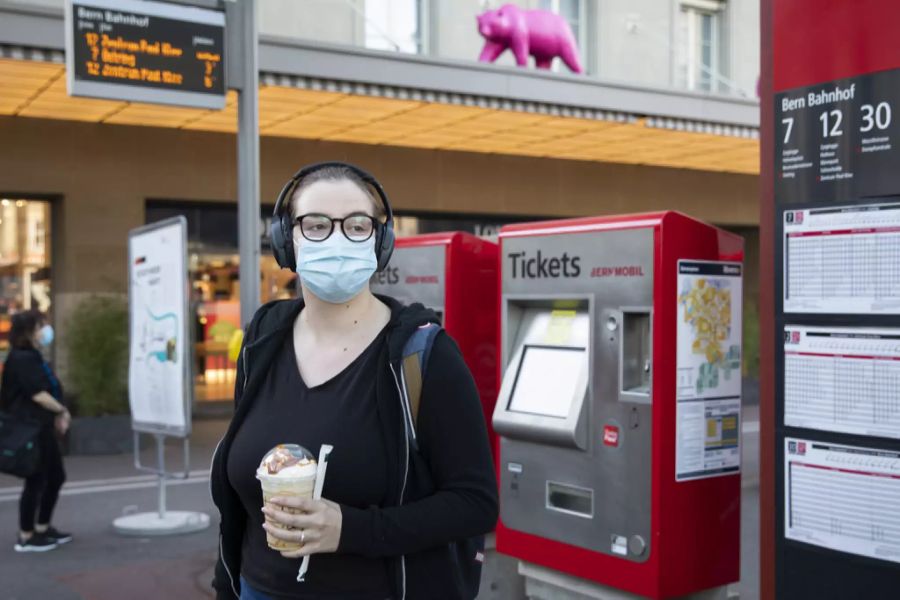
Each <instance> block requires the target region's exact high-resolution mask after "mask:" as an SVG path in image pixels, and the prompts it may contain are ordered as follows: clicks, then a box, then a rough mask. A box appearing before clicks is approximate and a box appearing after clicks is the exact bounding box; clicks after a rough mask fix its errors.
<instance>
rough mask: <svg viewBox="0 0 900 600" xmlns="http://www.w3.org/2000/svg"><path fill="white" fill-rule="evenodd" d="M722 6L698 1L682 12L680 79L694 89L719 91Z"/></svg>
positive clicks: (720, 78) (684, 7)
mask: <svg viewBox="0 0 900 600" xmlns="http://www.w3.org/2000/svg"><path fill="white" fill-rule="evenodd" d="M720 14H721V10H720V4H719V2H699V1H698V2H697V3H691V4H685V5H683V6H682V9H681V32H682V35H681V41H682V43H681V52H680V55H681V60H680V61H679V62H680V63H681V80H682V85H683V86H684V87H686V88H688V89H691V90H698V91H703V92H714V91H718V90H719V88H720V83H721V81H722V75H721V73H720V62H721V61H720V57H719V54H720V43H719V35H720V31H719V28H720Z"/></svg>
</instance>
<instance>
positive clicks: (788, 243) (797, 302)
mask: <svg viewBox="0 0 900 600" xmlns="http://www.w3.org/2000/svg"><path fill="white" fill-rule="evenodd" d="M782 218H783V222H784V247H783V254H784V312H786V313H798V312H799V313H834V314H900V204H866V205H857V206H839V207H828V208H816V209H809V210H786V211H784V214H783V217H782Z"/></svg>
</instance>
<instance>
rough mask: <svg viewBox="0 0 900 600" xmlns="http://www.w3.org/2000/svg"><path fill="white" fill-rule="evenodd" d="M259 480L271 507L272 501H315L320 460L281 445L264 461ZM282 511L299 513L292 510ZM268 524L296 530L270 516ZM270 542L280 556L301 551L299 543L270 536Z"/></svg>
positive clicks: (267, 535)
mask: <svg viewBox="0 0 900 600" xmlns="http://www.w3.org/2000/svg"><path fill="white" fill-rule="evenodd" d="M256 478H257V479H259V482H260V484H262V494H263V502H265V503H268V502H269V501H271V499H272V498H276V497H278V498H287V497H297V498H312V497H313V490H314V488H315V484H316V459H315V458H314V457H313V455H312V454H311V453H310V452H309V450H307V449H306V448H304V447H303V446H298V445H297V444H279V445H277V446H275V447H274V448H272V449H271V450H269V451H268V452H267V453H266V455H265V456H264V457H263V459H262V462H261V463H260V465H259V468H258V469H257V470H256ZM282 510H285V511H288V512H291V513H294V514H296V513H298V512H299V511H298V510H296V509H292V508H283V509H282ZM266 522H267V523H268V524H269V526H271V527H275V528H278V529H281V530H291V529H293V527H290V526H286V525H282V524H280V523H277V522H276V521H273V520H272V519H271V518H269V517H268V516H266ZM266 542H268V544H269V548H271V549H273V550H278V551H279V552H289V551H293V550H299V549H300V544H299V543H297V542H287V541H284V540H281V539H278V538H275V537H272V535H271V534H269V533H266Z"/></svg>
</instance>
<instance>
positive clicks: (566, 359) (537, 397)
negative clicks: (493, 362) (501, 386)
mask: <svg viewBox="0 0 900 600" xmlns="http://www.w3.org/2000/svg"><path fill="white" fill-rule="evenodd" d="M584 353H585V349H584V348H572V347H565V346H525V348H524V353H523V355H522V362H521V363H520V364H519V372H518V375H517V377H516V382H515V387H514V388H513V392H512V394H511V398H510V401H509V410H511V411H514V412H521V413H530V414H535V415H542V416H546V417H556V418H560V419H565V418H566V417H568V416H569V411H570V409H571V407H572V402H574V401H575V400H576V399H577V398H576V387H577V386H578V381H579V379H580V377H579V376H580V375H581V373H582V371H583V370H584V368H585V361H584Z"/></svg>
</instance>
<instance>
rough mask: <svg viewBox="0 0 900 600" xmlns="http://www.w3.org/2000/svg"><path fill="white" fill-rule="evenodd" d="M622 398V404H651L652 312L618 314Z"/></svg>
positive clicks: (639, 311)
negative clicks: (620, 324)
mask: <svg viewBox="0 0 900 600" xmlns="http://www.w3.org/2000/svg"><path fill="white" fill-rule="evenodd" d="M619 318H620V320H621V323H622V332H621V335H620V336H619V369H620V373H619V395H620V399H621V400H622V401H623V402H640V403H649V402H650V398H651V396H650V386H651V374H652V357H653V352H652V347H651V340H652V336H651V325H650V323H651V314H650V310H649V309H625V310H622V311H621V312H620V313H619Z"/></svg>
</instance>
